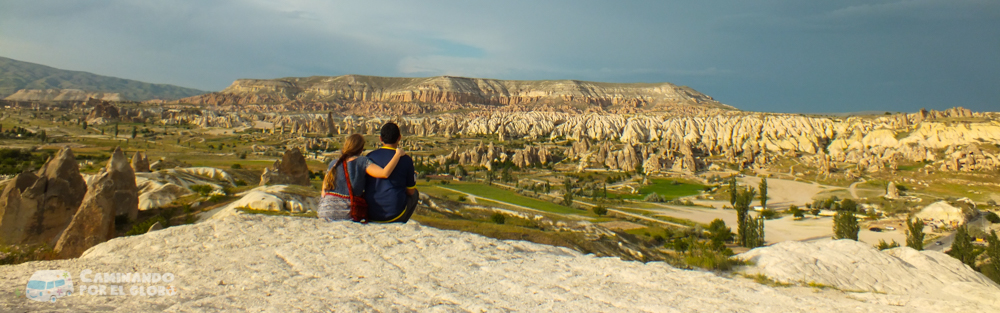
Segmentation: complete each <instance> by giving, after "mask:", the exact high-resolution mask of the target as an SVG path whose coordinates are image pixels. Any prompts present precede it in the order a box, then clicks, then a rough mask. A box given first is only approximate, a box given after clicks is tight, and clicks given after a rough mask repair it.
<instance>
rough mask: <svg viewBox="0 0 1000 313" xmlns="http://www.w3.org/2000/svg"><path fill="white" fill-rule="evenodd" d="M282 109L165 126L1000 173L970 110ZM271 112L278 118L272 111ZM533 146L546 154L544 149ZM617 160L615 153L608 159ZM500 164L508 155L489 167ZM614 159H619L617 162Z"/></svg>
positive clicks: (985, 120)
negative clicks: (858, 113) (386, 131)
mask: <svg viewBox="0 0 1000 313" xmlns="http://www.w3.org/2000/svg"><path fill="white" fill-rule="evenodd" d="M275 88H277V87H275ZM345 105H346V104H345ZM398 105H401V106H402V105H404V104H398ZM274 107H279V106H263V105H260V106H257V105H251V106H250V107H234V108H232V109H226V108H217V110H207V109H206V110H198V111H197V112H189V113H182V112H174V113H169V114H177V115H170V116H169V117H168V118H169V119H168V122H167V123H191V124H196V125H198V126H203V127H256V128H261V129H264V130H267V131H269V132H272V133H273V134H287V135H292V136H302V135H304V134H334V135H337V134H351V133H361V134H376V133H377V132H378V129H379V127H380V126H381V125H382V124H384V123H385V122H387V121H394V122H396V123H397V124H398V125H399V126H400V129H401V130H402V131H403V132H404V133H405V134H407V135H409V136H420V137H434V136H441V137H446V138H454V137H464V138H469V137H473V138H477V137H478V138H497V139H499V140H502V141H510V140H517V139H521V140H526V141H532V142H542V141H553V140H556V141H560V140H563V139H565V140H569V141H572V142H574V144H573V146H571V148H572V149H569V150H568V151H565V152H566V153H565V155H566V156H567V157H568V158H569V159H570V161H573V162H575V163H577V164H579V165H578V168H593V167H596V168H602V167H608V168H610V169H613V170H626V171H632V170H635V169H636V168H635V165H637V164H639V165H642V167H643V169H644V170H646V171H647V172H650V170H649V169H647V168H651V169H653V170H652V171H653V172H655V171H679V172H698V171H701V170H703V169H704V168H706V167H708V166H710V165H711V164H709V163H713V162H714V163H724V164H732V165H736V167H739V168H766V167H767V166H769V164H773V162H774V161H775V160H778V159H783V158H788V157H795V158H797V159H798V160H799V161H800V162H802V163H803V165H806V166H807V167H809V168H810V169H809V170H808V171H816V172H818V173H819V174H823V175H827V174H831V173H833V172H837V169H838V166H839V167H840V168H841V169H843V167H845V165H847V166H849V167H851V168H850V169H849V170H851V171H852V173H854V174H855V175H861V174H862V173H871V172H884V171H892V170H895V169H897V168H898V167H899V166H900V165H901V164H904V163H917V162H926V163H930V164H928V165H930V166H931V167H930V168H928V170H935V169H936V170H943V171H989V170H995V169H997V168H1000V154H998V153H997V152H996V150H995V149H993V148H992V147H990V146H992V145H997V144H1000V124H998V122H997V118H996V117H990V115H988V114H986V113H972V112H970V111H968V110H966V109H962V108H953V109H948V110H944V111H933V110H932V111H923V112H920V113H913V114H896V115H886V116H868V117H848V118H837V117H809V116H803V115H796V114H760V113H754V114H749V113H745V112H738V111H718V112H714V113H713V114H694V115H684V114H682V113H678V112H674V111H669V112H663V113H648V112H647V113H641V114H611V113H607V112H603V113H602V112H589V113H587V112H577V113H565V112H539V111H531V110H536V109H537V110H545V109H544V106H543V105H537V106H536V105H533V106H531V107H530V108H528V109H525V110H524V111H516V110H509V109H504V108H502V107H498V106H490V107H488V108H477V109H470V110H469V112H468V113H463V114H453V113H445V114H434V115H423V116H417V117H414V116H400V115H399V114H400V113H402V112H392V111H391V110H389V111H388V112H389V113H378V112H374V111H372V112H355V113H357V114H360V116H342V115H338V116H335V115H332V114H330V113H325V114H318V113H310V114H295V115H289V114H275V113H279V112H284V111H282V110H284V109H274ZM390 107H391V106H390ZM268 108H269V109H271V110H276V111H266V110H264V109H268ZM329 108H333V107H328V108H327V109H329ZM254 110H260V111H254ZM324 110H325V109H324ZM336 112H337V113H341V114H347V113H348V111H336ZM350 112H353V111H350ZM164 114H168V113H164ZM594 142H610V143H613V144H612V146H609V147H599V148H600V149H598V148H594V147H591V145H593V144H594ZM302 143H303V144H302V145H299V147H315V146H319V147H327V148H328V147H329V146H330V145H331V142H330V141H323V140H319V139H315V138H310V139H303V141H302ZM332 144H333V145H336V143H332ZM626 144H628V145H631V146H632V147H633V150H635V151H634V152H635V153H634V154H631V152H627V151H626V148H625V145H626ZM535 146H536V147H538V148H539V149H540V148H542V147H543V146H544V145H535ZM596 146H600V145H599V144H597V145H596ZM641 147H649V148H641ZM258 148H259V149H260V150H258V149H257V148H255V149H254V151H256V152H260V153H263V152H265V151H267V150H268V149H273V148H270V147H258ZM643 149H645V150H643ZM651 149H652V150H651ZM475 150H477V151H473V152H471V153H472V154H476V155H475V156H473V155H462V156H459V155H457V154H463V153H467V152H468V151H469V150H468V149H459V150H458V151H456V152H454V154H453V155H449V156H445V157H443V158H442V159H450V160H456V161H457V160H460V159H461V160H465V161H463V162H462V163H463V165H464V164H475V165H476V166H485V162H483V161H482V156H483V153H486V151H478V150H485V149H480V148H476V149H475ZM413 151H418V150H413ZM501 152H503V153H505V154H508V155H507V157H513V156H514V154H516V152H515V151H501ZM560 152H562V151H560ZM619 152H621V153H628V155H623V154H619ZM942 152H944V153H942ZM612 153H614V154H616V155H610V154H612ZM439 157H440V156H439ZM500 157H503V156H501V155H495V157H493V158H489V159H490V160H493V159H498V158H500ZM609 157H611V158H613V159H612V161H610V162H609V161H608V158H609ZM621 157H625V158H624V159H622V158H621ZM473 158H475V159H476V160H475V161H474V162H473V161H472V159H473ZM651 158H652V159H651ZM709 160H711V161H709ZM646 163H649V166H647V165H646ZM720 166H721V165H720Z"/></svg>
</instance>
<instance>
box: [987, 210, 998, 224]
mask: <svg viewBox="0 0 1000 313" xmlns="http://www.w3.org/2000/svg"><path fill="white" fill-rule="evenodd" d="M986 220H987V221H990V223H1000V216H997V214H996V213H994V212H989V213H986Z"/></svg>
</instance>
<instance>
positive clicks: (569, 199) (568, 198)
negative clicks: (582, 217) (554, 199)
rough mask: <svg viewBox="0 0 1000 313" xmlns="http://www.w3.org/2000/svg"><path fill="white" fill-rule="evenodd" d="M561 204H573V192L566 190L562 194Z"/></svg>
mask: <svg viewBox="0 0 1000 313" xmlns="http://www.w3.org/2000/svg"><path fill="white" fill-rule="evenodd" d="M562 205H565V206H573V193H571V192H569V191H567V192H566V193H564V194H563V201H562Z"/></svg>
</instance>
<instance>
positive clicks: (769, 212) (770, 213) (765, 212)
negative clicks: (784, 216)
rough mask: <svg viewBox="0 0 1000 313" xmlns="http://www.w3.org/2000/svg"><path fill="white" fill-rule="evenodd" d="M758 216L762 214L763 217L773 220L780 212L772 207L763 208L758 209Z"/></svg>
mask: <svg viewBox="0 0 1000 313" xmlns="http://www.w3.org/2000/svg"><path fill="white" fill-rule="evenodd" d="M760 216H763V217H764V218H765V219H769V220H773V219H775V218H778V217H780V216H781V214H778V211H775V210H774V209H764V210H763V211H760Z"/></svg>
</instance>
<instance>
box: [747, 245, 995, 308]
mask: <svg viewBox="0 0 1000 313" xmlns="http://www.w3.org/2000/svg"><path fill="white" fill-rule="evenodd" d="M737 257H740V258H742V259H745V260H749V261H751V262H752V263H751V264H753V265H752V266H749V267H748V268H746V269H744V271H745V272H747V274H751V275H756V274H763V275H765V276H767V277H768V278H770V279H773V280H775V281H778V282H782V283H792V284H801V285H807V284H816V285H822V286H830V287H833V288H837V289H840V290H851V291H852V292H859V293H864V292H878V293H883V294H887V295H889V296H893V297H898V296H912V295H924V296H925V297H928V298H933V299H935V300H936V301H941V302H951V301H956V302H957V301H970V302H977V303H982V304H984V305H989V306H1000V301H997V295H1000V286H997V284H995V283H994V282H993V281H991V280H990V279H989V278H986V276H983V275H982V274H980V273H978V272H976V271H974V270H972V269H971V268H969V267H968V266H966V265H964V264H962V262H961V261H959V260H958V259H955V258H953V257H951V256H949V255H946V254H944V253H941V252H937V251H917V250H913V249H912V248H909V247H899V248H894V249H889V250H884V251H879V250H877V249H875V248H873V247H872V246H870V245H868V244H865V243H861V242H857V241H854V240H827V241H819V242H798V241H785V242H780V243H777V244H774V245H772V246H768V247H763V248H757V249H753V250H750V251H749V252H746V253H743V254H740V255H738V256H737ZM980 310H987V311H992V310H996V309H986V308H982V309H980Z"/></svg>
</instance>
